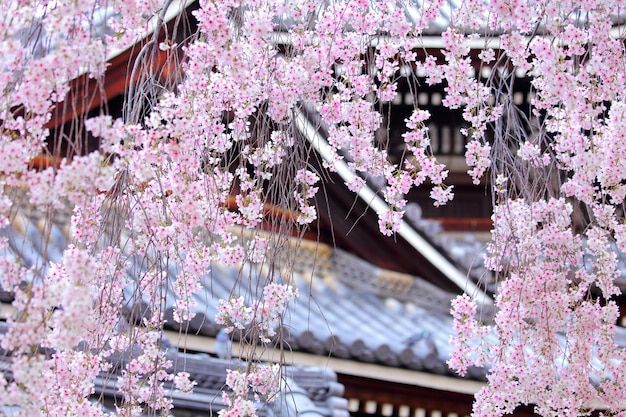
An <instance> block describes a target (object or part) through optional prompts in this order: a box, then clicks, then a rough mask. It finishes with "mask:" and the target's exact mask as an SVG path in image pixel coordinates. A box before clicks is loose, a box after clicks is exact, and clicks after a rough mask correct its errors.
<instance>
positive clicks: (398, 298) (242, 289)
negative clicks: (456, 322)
mask: <svg viewBox="0 0 626 417" xmlns="http://www.w3.org/2000/svg"><path fill="white" fill-rule="evenodd" d="M18 218H19V220H17V221H14V222H13V227H12V228H11V231H10V232H11V233H8V231H5V233H8V235H9V236H10V242H11V247H12V249H13V252H14V254H15V255H16V256H19V257H21V258H22V259H23V260H24V261H25V262H27V263H29V264H38V265H42V266H44V268H45V265H46V264H47V263H48V261H49V260H52V261H58V260H59V259H60V256H61V253H62V251H63V248H64V247H65V245H66V244H67V238H66V236H67V230H66V227H65V226H63V223H55V224H53V225H52V227H51V228H50V235H51V236H53V237H52V238H51V239H50V240H49V242H48V244H47V246H46V250H47V252H46V251H44V250H43V249H42V248H43V247H44V245H45V242H46V239H45V238H44V236H43V235H42V231H44V230H46V224H45V222H44V221H43V219H42V218H37V216H34V215H30V214H29V215H28V216H19V217H18ZM45 253H47V257H45V256H44V254H45ZM290 254H291V255H290V256H292V257H291V258H290V260H289V261H288V262H287V261H286V260H285V259H286V258H282V260H281V259H280V258H279V260H278V262H277V265H276V266H277V268H275V269H273V270H274V272H273V276H272V279H273V280H276V281H285V282H286V281H287V277H289V280H290V283H291V284H292V285H294V286H297V287H298V289H299V293H300V297H299V298H298V299H297V300H296V301H295V302H292V304H291V305H290V307H289V310H288V312H287V315H286V317H285V323H284V329H283V332H282V334H283V335H284V336H285V338H286V340H285V342H286V344H287V346H289V347H290V348H291V349H294V350H298V351H303V352H309V353H313V354H318V355H325V356H326V355H329V356H332V357H337V358H344V359H352V360H355V361H362V362H369V363H378V364H384V365H389V366H395V367H401V368H408V369H414V370H424V371H427V372H433V373H437V374H447V373H450V371H449V370H448V368H447V366H446V360H447V359H448V357H449V346H448V338H449V335H450V333H451V330H452V318H451V317H450V315H449V312H448V310H449V306H450V300H451V299H452V297H453V296H454V295H453V294H450V293H446V292H444V291H442V290H440V289H439V288H437V287H435V286H434V285H432V284H430V283H428V282H426V281H424V280H421V279H420V278H417V277H412V276H409V275H406V274H400V273H395V272H391V271H386V270H382V269H380V268H378V267H375V266H372V265H371V264H369V263H367V262H366V261H364V260H361V259H359V258H357V257H355V256H353V255H351V254H349V253H347V252H345V251H342V250H340V249H333V248H331V247H329V246H326V245H322V244H317V243H315V242H309V241H303V242H299V243H298V250H297V251H295V252H290ZM133 260H134V266H132V267H131V268H130V270H129V274H130V275H133V270H135V271H139V269H140V265H141V264H142V262H143V261H145V260H142V259H139V258H134V259H133ZM175 272H176V268H175V267H172V268H170V270H169V273H170V274H172V277H173V274H174V273H175ZM269 275H270V273H269V272H268V268H267V267H266V265H263V264H250V263H248V264H245V265H239V266H237V267H225V266H223V265H217V264H214V265H213V267H212V269H211V271H210V273H209V274H207V276H205V277H204V291H203V292H202V293H200V294H199V295H198V296H196V301H197V303H198V305H197V307H195V312H196V313H197V315H196V316H195V318H194V319H193V320H191V321H190V322H189V323H185V324H183V326H184V328H187V326H188V331H189V333H191V334H193V333H197V334H202V335H205V336H214V335H215V334H216V333H217V331H218V330H219V328H220V326H219V325H217V324H216V323H215V321H214V317H215V314H216V312H217V306H218V300H219V299H227V298H229V297H230V296H231V295H232V294H233V291H234V293H235V294H238V293H240V294H256V293H257V286H258V285H261V284H262V283H263V282H265V281H266V280H267V279H268V278H269ZM233 288H234V290H233ZM132 293H133V291H132V289H129V291H128V296H129V300H128V301H129V303H130V305H132V306H134V307H129V308H130V309H133V308H140V307H141V305H142V304H141V303H140V302H138V300H133V299H132V295H131V294H132ZM5 298H6V296H5ZM173 301H174V297H173V295H172V294H170V296H169V297H168V302H169V307H170V308H169V309H168V311H167V312H166V318H168V322H169V324H170V326H173V327H174V328H175V329H176V327H177V324H176V323H175V322H174V321H173V320H172V317H171V315H172V309H171V307H172V306H173ZM134 314H138V313H137V311H136V310H135V311H134ZM167 316H169V317H167ZM474 377H479V378H481V377H482V373H477V374H474Z"/></svg>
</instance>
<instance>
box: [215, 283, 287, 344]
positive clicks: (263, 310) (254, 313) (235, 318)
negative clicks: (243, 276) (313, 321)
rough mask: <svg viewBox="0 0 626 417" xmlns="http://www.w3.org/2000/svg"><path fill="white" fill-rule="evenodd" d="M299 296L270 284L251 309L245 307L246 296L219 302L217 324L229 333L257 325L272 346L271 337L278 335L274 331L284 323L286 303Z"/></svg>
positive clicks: (284, 287) (260, 332)
mask: <svg viewBox="0 0 626 417" xmlns="http://www.w3.org/2000/svg"><path fill="white" fill-rule="evenodd" d="M296 297H298V289H297V288H293V287H292V286H291V285H282V284H276V283H270V284H267V285H266V286H265V287H264V288H263V297H262V298H261V299H260V300H258V301H256V302H254V303H253V304H252V307H248V306H246V302H245V298H244V297H243V296H241V297H237V298H235V297H231V298H230V299H229V300H228V301H225V300H220V302H219V308H218V313H217V315H216V317H215V321H216V322H217V323H218V324H223V325H225V326H227V327H226V331H227V332H228V333H230V332H232V331H233V330H234V329H239V330H243V329H245V328H246V326H247V325H249V324H252V323H254V324H255V330H256V331H258V333H259V337H260V339H261V341H262V342H263V343H269V342H270V338H271V337H273V336H275V335H276V331H275V330H274V328H275V326H276V325H277V324H279V323H280V322H281V320H282V318H283V316H284V314H285V311H286V308H287V304H288V303H289V301H292V300H294V299H295V298H296Z"/></svg>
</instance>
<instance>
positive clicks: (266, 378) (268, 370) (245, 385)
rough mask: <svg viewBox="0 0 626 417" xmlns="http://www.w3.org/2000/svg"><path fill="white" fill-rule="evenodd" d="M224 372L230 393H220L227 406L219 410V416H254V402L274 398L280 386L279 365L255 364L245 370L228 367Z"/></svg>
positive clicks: (255, 407) (255, 413)
mask: <svg viewBox="0 0 626 417" xmlns="http://www.w3.org/2000/svg"><path fill="white" fill-rule="evenodd" d="M226 372H227V374H226V385H227V386H228V387H229V388H230V390H231V391H232V393H231V394H230V395H229V394H228V393H226V392H225V391H224V392H223V393H222V399H223V400H224V402H225V403H226V405H227V408H225V409H223V410H220V411H219V413H218V415H219V416H220V417H246V416H248V417H256V416H257V406H256V404H255V402H256V403H259V402H260V401H264V402H266V403H268V402H272V401H274V400H275V399H276V394H277V393H278V389H279V388H280V379H281V373H280V365H278V364H257V365H255V366H254V367H253V368H252V369H251V370H247V371H246V372H243V371H242V370H240V369H235V370H232V369H228V370H227V371H226ZM250 392H252V394H253V398H252V399H251V398H250V397H249V393H250Z"/></svg>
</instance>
